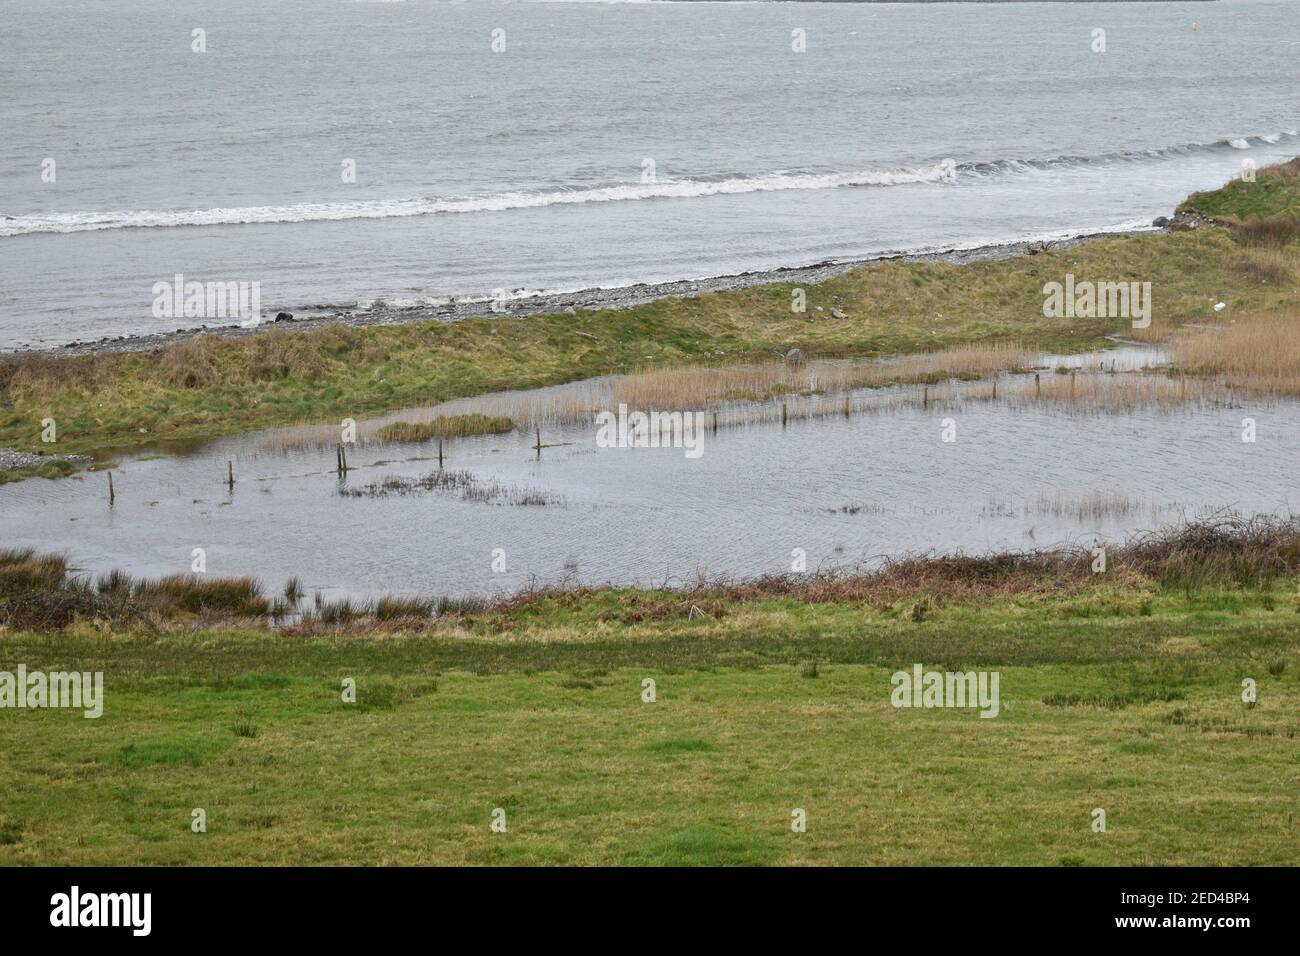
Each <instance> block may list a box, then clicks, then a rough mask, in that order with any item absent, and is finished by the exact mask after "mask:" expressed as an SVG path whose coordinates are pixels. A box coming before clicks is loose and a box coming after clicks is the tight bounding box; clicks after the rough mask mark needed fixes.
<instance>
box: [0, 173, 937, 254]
mask: <svg viewBox="0 0 1300 956" xmlns="http://www.w3.org/2000/svg"><path fill="white" fill-rule="evenodd" d="M953 175H954V165H953V163H952V162H951V161H945V162H942V163H938V164H936V165H933V166H922V167H917V168H910V169H906V168H905V169H891V170H860V171H855V172H847V173H811V174H797V175H790V174H772V175H768V176H756V177H751V178H737V179H723V180H718V181H713V182H710V181H702V180H694V179H683V180H678V181H675V182H657V183H637V184H634V185H624V186H598V187H595V188H591V189H572V190H563V191H558V192H538V193H526V192H507V193H498V194H496V195H492V196H483V197H478V198H469V199H375V200H363V201H359V202H346V203H298V204H295V205H291V206H243V207H236V208H216V209H190V210H185V209H179V210H138V211H115V212H81V213H64V214H59V215H54V216H18V217H16V218H14V219H8V220H0V236H23V235H29V234H31V233H51V232H52V233H67V232H93V231H97V230H102V229H132V228H137V229H140V228H163V227H174V226H217V225H232V224H239V223H275V222H326V221H336V220H345V219H387V218H393V217H405V216H431V215H439V214H451V213H474V212H505V211H507V210H511V209H535V208H540V207H543V206H560V205H574V204H580V203H601V202H629V201H636V200H642V199H691V198H698V197H702V196H727V195H736V194H739V193H753V192H777V191H783V190H790V189H834V188H838V187H840V186H900V185H906V184H911V183H937V182H941V181H943V180H945V179H950V178H952V176H953Z"/></svg>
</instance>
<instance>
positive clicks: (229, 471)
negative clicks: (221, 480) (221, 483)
mask: <svg viewBox="0 0 1300 956" xmlns="http://www.w3.org/2000/svg"><path fill="white" fill-rule="evenodd" d="M226 487H227V488H230V489H231V490H233V489H234V487H235V463H234V462H231V461H227V462H226Z"/></svg>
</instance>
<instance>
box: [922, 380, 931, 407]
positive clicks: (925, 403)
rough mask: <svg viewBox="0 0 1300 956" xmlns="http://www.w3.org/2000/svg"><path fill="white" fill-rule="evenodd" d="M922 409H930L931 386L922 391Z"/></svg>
mask: <svg viewBox="0 0 1300 956" xmlns="http://www.w3.org/2000/svg"><path fill="white" fill-rule="evenodd" d="M921 407H922V408H929V407H930V386H929V385H927V386H925V388H924V389H923V390H922V391H921Z"/></svg>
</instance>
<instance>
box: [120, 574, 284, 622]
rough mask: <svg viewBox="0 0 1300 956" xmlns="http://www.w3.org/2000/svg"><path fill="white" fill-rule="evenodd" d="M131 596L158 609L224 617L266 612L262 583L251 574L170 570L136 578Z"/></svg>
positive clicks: (262, 614) (250, 615) (255, 614)
mask: <svg viewBox="0 0 1300 956" xmlns="http://www.w3.org/2000/svg"><path fill="white" fill-rule="evenodd" d="M133 596H134V597H135V599H136V600H138V601H140V602H142V603H145V604H148V605H150V606H151V607H152V608H154V609H155V610H159V611H166V610H168V609H169V608H174V609H176V610H179V611H185V612H188V613H190V614H215V615H221V616H225V617H262V616H264V615H265V614H266V612H267V603H266V598H265V597H264V596H263V594H262V586H261V584H260V583H258V581H257V580H256V579H255V578H250V577H207V576H206V575H198V574H171V575H168V576H166V577H162V578H158V579H157V580H152V581H140V582H138V583H137V584H136V586H135V589H134V591H133Z"/></svg>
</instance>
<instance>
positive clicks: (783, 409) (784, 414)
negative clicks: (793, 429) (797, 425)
mask: <svg viewBox="0 0 1300 956" xmlns="http://www.w3.org/2000/svg"><path fill="white" fill-rule="evenodd" d="M789 417H790V414H789V410H788V409H787V408H786V407H785V402H782V403H781V427H782V428H785V423H786V419H788V418H789Z"/></svg>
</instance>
